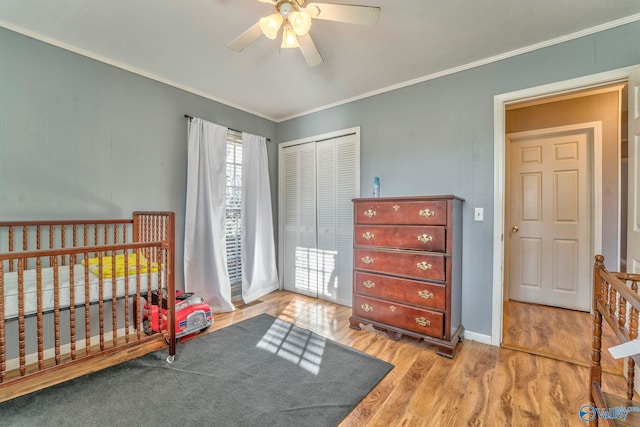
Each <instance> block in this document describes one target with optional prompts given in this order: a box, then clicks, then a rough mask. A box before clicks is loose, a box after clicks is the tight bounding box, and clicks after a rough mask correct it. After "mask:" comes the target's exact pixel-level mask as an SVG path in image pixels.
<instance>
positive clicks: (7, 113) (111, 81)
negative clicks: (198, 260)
mask: <svg viewBox="0 0 640 427" xmlns="http://www.w3.org/2000/svg"><path fill="white" fill-rule="evenodd" d="M638 40H640V23H633V24H628V25H625V26H622V27H618V28H615V29H611V30H607V31H604V32H601V33H598V34H595V35H590V36H586V37H583V38H581V39H578V40H573V41H570V42H567V43H563V44H561V45H556V46H553V47H549V48H545V49H541V50H539V51H536V52H531V53H527V54H524V55H520V56H518V57H514V58H510V59H507V60H503V61H500V62H496V63H492V64H488V65H485V66H482V67H478V68H475V69H472V70H468V71H463V72H460V73H456V74H452V75H449V76H446V77H442V78H439V79H435V80H431V81H427V82H424V83H421V84H417V85H414V86H411V87H406V88H403V89H399V90H396V91H393V92H388V93H385V94H381V95H378V96H375V97H371V98H367V99H363V100H360V101H356V102H352V103H350V104H347V105H343V106H339V107H335V108H331V109H328V110H325V111H322V112H318V113H315V114H312V115H308V116H305V117H301V118H298V119H294V120H290V121H287V122H283V123H279V124H277V125H276V124H275V123H272V122H270V121H268V120H264V119H262V118H259V117H256V116H253V115H251V114H247V113H244V112H242V111H239V110H236V109H233V108H230V107H227V106H224V105H222V104H219V103H216V102H214V101H210V100H207V99H204V98H201V97H199V96H196V95H193V94H189V93H186V92H184V91H181V90H179V89H175V88H173V87H169V86H167V85H164V84H161V83H158V82H155V81H152V80H149V79H146V78H143V77H140V76H137V75H134V74H131V73H129V72H126V71H123V70H120V69H117V68H114V67H111V66H109V65H105V64H103V63H100V62H97V61H94V60H91V59H88V58H84V57H82V56H79V55H76V54H73V53H70V52H68V51H65V50H62V49H59V48H56V47H52V46H50V45H47V44H45V43H41V42H38V41H35V40H32V39H30V38H28V37H24V36H21V35H18V34H16V33H13V32H11V31H8V30H5V29H2V28H0V218H1V219H24V218H33V219H40V218H78V217H90V218H98V217H103V218H104V217H128V216H129V215H130V214H131V212H132V211H134V210H144V209H153V210H173V211H175V212H176V214H177V220H178V225H177V235H178V236H177V237H178V239H177V246H178V254H177V259H178V262H179V264H178V265H177V266H176V267H177V273H178V282H179V283H178V286H181V284H182V264H181V259H182V244H183V228H184V201H185V186H186V164H187V159H186V122H185V120H184V118H183V115H184V114H185V113H187V114H190V115H192V116H198V117H202V118H204V119H207V120H210V121H213V122H216V123H220V124H223V125H226V126H229V127H232V128H235V129H241V130H245V131H248V132H251V133H255V134H259V135H264V136H266V137H268V138H271V139H272V141H273V142H272V143H271V144H269V160H270V171H271V184H272V193H273V197H274V199H273V200H274V208H275V207H276V206H277V194H276V188H277V166H278V165H277V143H278V142H285V141H290V140H294V139H300V138H304V137H309V136H313V135H318V134H322V133H327V132H332V131H335V130H339V129H344V128H350V127H354V126H360V127H361V132H362V134H361V188H362V195H363V196H368V195H369V193H370V188H371V183H372V180H373V176H374V175H378V176H380V178H381V193H382V195H383V196H392V195H414V194H456V195H458V196H461V197H463V198H465V199H466V200H467V202H466V204H465V221H464V228H465V229H464V247H463V251H464V266H463V271H464V274H463V324H464V325H465V326H466V328H467V329H468V330H471V331H474V332H477V333H481V334H487V335H489V334H490V333H491V296H492V262H493V256H492V249H493V248H492V243H493V226H492V224H493V212H492V210H493V173H494V171H493V144H494V141H493V97H494V95H496V94H500V93H506V92H511V91H514V90H518V89H523V88H528V87H534V86H538V85H541V84H546V83H551V82H556V81H561V80H566V79H570V78H574V77H578V76H584V75H589V74H594V73H598V72H602V71H607V70H610V69H616V68H621V67H625V66H629V65H634V64H638V63H640V43H638ZM372 72H375V70H373V71H372ZM473 207H483V208H484V209H485V221H484V222H474V221H473V220H472V217H473V216H472V208H473ZM276 223H277V222H276Z"/></svg>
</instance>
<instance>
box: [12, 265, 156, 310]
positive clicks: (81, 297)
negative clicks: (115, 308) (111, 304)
mask: <svg viewBox="0 0 640 427" xmlns="http://www.w3.org/2000/svg"><path fill="white" fill-rule="evenodd" d="M70 270H71V269H70V267H69V266H60V267H58V291H59V306H60V308H61V309H63V308H68V307H69V305H70V288H71V283H70V282H71V280H70V277H71V275H70ZM53 273H54V271H53V267H47V268H43V269H42V280H41V283H42V311H43V312H46V311H52V310H53V308H54V303H55V301H54V288H55V286H54V285H55V284H54V278H53ZM73 274H74V280H73V281H74V283H73V287H74V292H75V295H74V305H75V306H78V305H83V304H84V303H85V277H84V266H83V265H81V264H76V265H74V266H73ZM127 278H128V284H129V292H128V294H129V295H135V294H136V289H137V288H136V285H137V276H136V275H135V274H132V275H130V276H126V277H124V276H122V277H115V278H110V277H109V278H103V279H102V298H103V300H104V301H107V300H111V299H113V298H119V297H124V296H125V280H126V279H127ZM149 279H151V290H153V289H157V288H158V273H157V272H153V273H151V274H150V275H147V274H146V273H145V274H140V293H141V294H144V293H146V292H147V289H148V282H149ZM114 280H115V285H116V295H115V297H114V295H112V294H113V290H112V288H113V283H114ZM23 283H24V313H25V316H27V315H32V314H35V313H37V311H38V300H37V298H38V297H37V295H38V294H37V281H36V270H35V269H34V270H25V271H24V272H23ZM87 286H88V287H89V302H90V303H94V302H97V301H98V300H99V286H100V280H99V277H98V276H97V275H95V274H93V273H91V272H90V273H89V283H88V284H87ZM17 317H18V273H17V272H8V273H5V274H4V318H5V320H9V319H14V318H17Z"/></svg>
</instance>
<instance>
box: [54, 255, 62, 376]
mask: <svg viewBox="0 0 640 427" xmlns="http://www.w3.org/2000/svg"><path fill="white" fill-rule="evenodd" d="M53 319H54V321H53V322H54V335H53V336H54V343H55V344H54V346H55V360H56V365H59V364H60V272H59V266H58V257H55V258H54V259H53Z"/></svg>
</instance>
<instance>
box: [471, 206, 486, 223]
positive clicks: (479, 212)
mask: <svg viewBox="0 0 640 427" xmlns="http://www.w3.org/2000/svg"><path fill="white" fill-rule="evenodd" d="M473 219H474V220H475V221H484V208H476V210H475V212H474V215H473Z"/></svg>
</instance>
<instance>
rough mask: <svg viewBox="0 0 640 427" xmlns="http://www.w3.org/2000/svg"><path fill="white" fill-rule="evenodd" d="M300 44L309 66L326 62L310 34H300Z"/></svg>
mask: <svg viewBox="0 0 640 427" xmlns="http://www.w3.org/2000/svg"><path fill="white" fill-rule="evenodd" d="M298 44H299V45H300V51H301V52H302V56H304V59H305V61H307V65H308V66H309V67H315V66H316V65H320V64H322V63H323V62H324V60H323V59H322V56H320V52H318V49H317V48H316V45H315V43H314V42H313V40H312V39H311V36H310V35H309V34H305V35H304V36H298Z"/></svg>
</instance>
